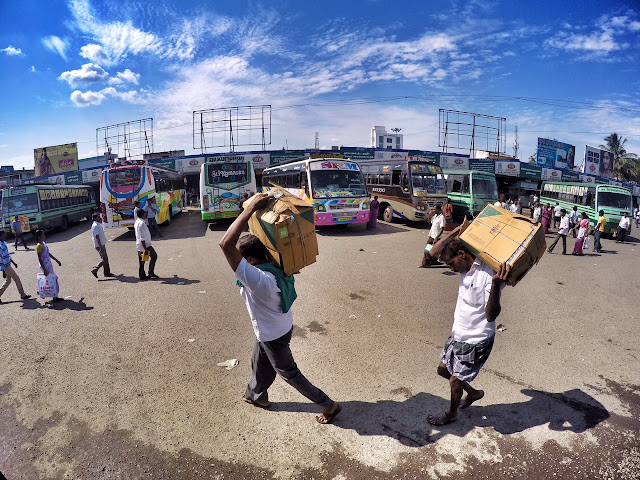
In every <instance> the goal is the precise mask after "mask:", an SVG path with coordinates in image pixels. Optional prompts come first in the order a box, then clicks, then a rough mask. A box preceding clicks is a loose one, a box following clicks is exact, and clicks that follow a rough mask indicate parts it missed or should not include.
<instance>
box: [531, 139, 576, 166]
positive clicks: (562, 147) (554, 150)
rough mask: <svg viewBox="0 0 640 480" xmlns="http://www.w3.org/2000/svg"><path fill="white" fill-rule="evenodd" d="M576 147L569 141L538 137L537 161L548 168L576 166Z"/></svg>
mask: <svg viewBox="0 0 640 480" xmlns="http://www.w3.org/2000/svg"><path fill="white" fill-rule="evenodd" d="M575 158H576V147H575V146H574V145H569V144H568V143H563V142H559V141H557V140H551V139H549V138H540V137H538V157H537V163H538V165H540V166H541V167H546V168H560V169H562V168H567V169H569V170H573V167H574V166H575Z"/></svg>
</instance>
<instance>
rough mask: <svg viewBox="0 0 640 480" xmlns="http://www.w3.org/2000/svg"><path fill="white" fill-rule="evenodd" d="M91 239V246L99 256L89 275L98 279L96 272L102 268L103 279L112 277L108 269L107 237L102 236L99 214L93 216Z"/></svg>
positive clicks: (102, 230) (100, 216)
mask: <svg viewBox="0 0 640 480" xmlns="http://www.w3.org/2000/svg"><path fill="white" fill-rule="evenodd" d="M91 238H92V239H93V246H94V248H95V249H96V251H97V252H98V255H100V263H99V264H98V265H96V266H95V267H93V269H91V274H92V275H93V276H94V277H96V278H98V270H100V267H102V268H103V270H102V273H103V274H104V276H105V277H113V276H114V275H113V273H111V269H110V268H109V256H108V255H107V237H106V236H105V234H104V229H103V228H102V215H101V214H100V213H94V214H93V224H92V225H91Z"/></svg>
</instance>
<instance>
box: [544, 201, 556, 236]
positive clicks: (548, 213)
mask: <svg viewBox="0 0 640 480" xmlns="http://www.w3.org/2000/svg"><path fill="white" fill-rule="evenodd" d="M552 215H553V213H551V205H549V204H548V203H547V204H546V205H545V207H544V208H543V209H542V228H543V229H544V233H545V235H546V234H547V233H549V225H551V216H552Z"/></svg>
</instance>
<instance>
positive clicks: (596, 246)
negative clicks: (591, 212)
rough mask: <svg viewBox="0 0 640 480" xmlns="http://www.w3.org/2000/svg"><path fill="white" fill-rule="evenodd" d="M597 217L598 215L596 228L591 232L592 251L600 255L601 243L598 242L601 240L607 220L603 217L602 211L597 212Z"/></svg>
mask: <svg viewBox="0 0 640 480" xmlns="http://www.w3.org/2000/svg"><path fill="white" fill-rule="evenodd" d="M598 215H600V218H599V219H598V223H597V224H596V228H595V229H594V231H593V251H594V252H597V253H601V252H602V243H601V242H600V239H601V238H602V234H603V233H604V227H605V226H606V224H607V219H606V218H605V216H604V210H600V211H599V212H598Z"/></svg>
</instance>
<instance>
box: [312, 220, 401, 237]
mask: <svg viewBox="0 0 640 480" xmlns="http://www.w3.org/2000/svg"><path fill="white" fill-rule="evenodd" d="M410 230H411V228H409V227H407V226H404V225H391V224H389V223H383V222H378V226H377V228H372V229H367V227H366V225H365V224H364V223H356V224H350V225H326V226H322V227H320V226H316V233H317V234H318V235H321V236H323V237H366V236H369V235H389V234H391V233H402V232H408V231H410Z"/></svg>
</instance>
